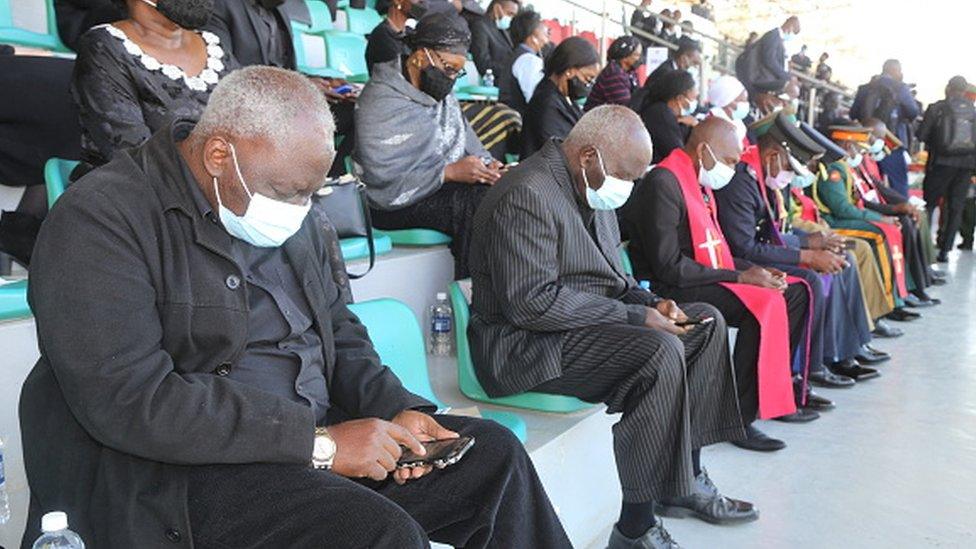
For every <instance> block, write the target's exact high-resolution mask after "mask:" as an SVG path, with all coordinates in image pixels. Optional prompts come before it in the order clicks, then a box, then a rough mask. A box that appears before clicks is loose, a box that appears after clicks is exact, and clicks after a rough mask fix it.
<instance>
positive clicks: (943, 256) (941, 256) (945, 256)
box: [935, 252, 949, 263]
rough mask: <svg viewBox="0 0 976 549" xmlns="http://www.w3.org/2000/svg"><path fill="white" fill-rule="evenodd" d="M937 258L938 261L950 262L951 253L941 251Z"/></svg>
mask: <svg viewBox="0 0 976 549" xmlns="http://www.w3.org/2000/svg"><path fill="white" fill-rule="evenodd" d="M935 260H936V261H938V262H939V263H948V262H949V254H947V253H946V252H939V255H938V256H937V257H936V258H935Z"/></svg>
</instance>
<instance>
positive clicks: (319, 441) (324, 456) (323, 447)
mask: <svg viewBox="0 0 976 549" xmlns="http://www.w3.org/2000/svg"><path fill="white" fill-rule="evenodd" d="M335 451H336V446H335V442H333V441H332V439H331V438H329V437H326V436H318V437H315V447H314V449H313V451H312V455H313V456H314V457H315V460H316V461H329V460H331V459H332V458H333V456H335Z"/></svg>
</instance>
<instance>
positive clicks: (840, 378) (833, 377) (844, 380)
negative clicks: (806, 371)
mask: <svg viewBox="0 0 976 549" xmlns="http://www.w3.org/2000/svg"><path fill="white" fill-rule="evenodd" d="M807 380H808V381H809V382H810V383H813V384H814V385H816V386H817V387H827V388H831V389H838V388H845V389H846V388H848V387H853V386H854V380H853V379H851V378H850V377H847V376H845V375H844V374H838V373H835V372H832V371H830V370H829V369H827V368H824V369H822V370H820V371H819V372H813V373H811V374H810V375H809V376H808V377H807Z"/></svg>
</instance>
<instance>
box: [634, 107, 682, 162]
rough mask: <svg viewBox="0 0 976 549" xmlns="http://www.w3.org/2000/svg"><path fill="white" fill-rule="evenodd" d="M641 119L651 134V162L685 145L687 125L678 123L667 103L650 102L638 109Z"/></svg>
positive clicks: (657, 160)
mask: <svg viewBox="0 0 976 549" xmlns="http://www.w3.org/2000/svg"><path fill="white" fill-rule="evenodd" d="M640 116H641V120H643V121H644V126H646V127H647V132H648V133H650V134H651V143H652V144H653V145H654V156H653V158H652V159H651V163H653V164H657V163H658V162H660V161H662V160H664V159H665V158H667V157H668V155H669V154H671V152H672V151H674V150H675V149H680V148H681V147H684V146H685V140H686V139H687V135H688V130H687V129H686V128H688V127H687V126H683V125H681V124H679V123H678V117H677V116H675V114H674V111H672V110H671V107H669V106H668V105H667V103H660V102H659V103H651V104H650V105H646V106H645V108H643V109H641V111H640Z"/></svg>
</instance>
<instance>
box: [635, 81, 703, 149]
mask: <svg viewBox="0 0 976 549" xmlns="http://www.w3.org/2000/svg"><path fill="white" fill-rule="evenodd" d="M697 109H698V88H697V87H696V86H695V79H694V78H693V77H692V76H691V73H690V72H688V71H682V70H676V71H672V72H669V73H667V74H665V75H664V76H662V77H660V79H659V80H658V82H657V83H655V85H654V87H652V88H651V90H650V91H649V92H648V93H647V95H646V96H644V102H643V104H642V105H641V109H640V113H639V114H640V116H641V119H642V120H643V121H644V125H645V126H647V131H648V133H650V134H651V142H652V143H653V144H654V158H653V159H652V160H651V162H653V163H654V164H657V163H658V162H660V161H662V160H664V159H665V158H667V156H668V155H669V154H671V151H673V150H675V149H678V148H681V147H684V145H685V140H687V138H688V134H689V133H690V132H691V128H692V127H694V126H695V125H697V124H698V120H697V119H696V118H695V117H694V116H693V114H694V112H695V111H696V110H697Z"/></svg>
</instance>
